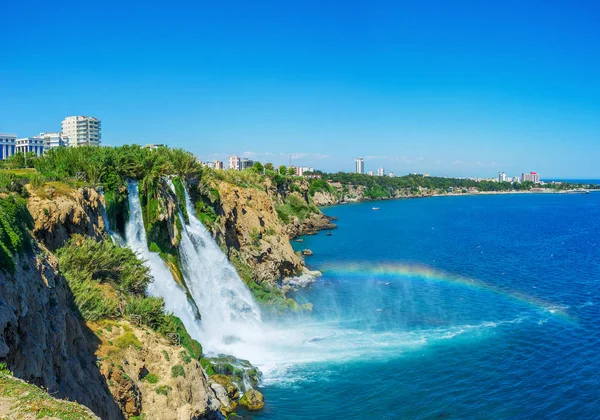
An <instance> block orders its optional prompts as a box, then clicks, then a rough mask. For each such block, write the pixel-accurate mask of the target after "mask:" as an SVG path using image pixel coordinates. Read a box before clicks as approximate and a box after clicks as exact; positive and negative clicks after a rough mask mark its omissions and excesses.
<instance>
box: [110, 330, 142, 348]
mask: <svg viewBox="0 0 600 420" xmlns="http://www.w3.org/2000/svg"><path fill="white" fill-rule="evenodd" d="M115 345H116V346H117V347H118V348H120V349H122V350H125V349H128V348H130V347H133V348H134V349H136V350H141V348H142V343H141V342H140V340H138V338H137V337H136V336H135V334H134V333H133V332H132V331H127V332H125V334H123V335H120V336H118V337H117V338H116V339H115Z"/></svg>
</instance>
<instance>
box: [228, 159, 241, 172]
mask: <svg viewBox="0 0 600 420" xmlns="http://www.w3.org/2000/svg"><path fill="white" fill-rule="evenodd" d="M241 167H242V160H241V159H240V157H239V156H229V169H233V170H235V171H239V170H240V169H241Z"/></svg>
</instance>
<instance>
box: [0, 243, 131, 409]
mask: <svg viewBox="0 0 600 420" xmlns="http://www.w3.org/2000/svg"><path fill="white" fill-rule="evenodd" d="M16 262H17V264H16V272H15V273H14V275H9V274H7V273H6V272H5V271H0V362H2V363H5V364H6V365H7V366H8V368H9V369H10V370H11V371H12V372H13V374H14V375H15V376H16V377H18V378H21V379H24V380H26V381H27V382H30V383H32V384H35V385H37V386H43V387H44V388H46V389H48V391H49V392H50V393H52V394H53V395H55V396H57V397H59V398H68V399H70V400H74V401H77V402H79V403H80V404H83V405H85V406H87V407H89V408H91V409H92V410H93V411H94V412H95V413H96V414H97V415H99V416H100V417H102V418H106V419H119V418H122V417H123V416H122V414H121V411H120V410H119V407H118V406H117V404H116V403H115V402H114V400H113V398H112V396H111V394H110V392H109V391H108V388H107V386H106V383H105V380H104V378H103V377H102V375H101V374H100V372H99V371H98V368H97V366H96V364H95V357H94V356H93V352H91V351H90V349H93V348H94V346H96V345H97V342H96V340H95V336H94V334H92V333H91V332H90V331H89V329H87V328H86V327H85V325H84V324H82V323H81V322H80V320H79V317H78V316H77V314H76V312H74V311H73V308H75V304H74V303H73V298H72V294H71V292H70V290H69V287H68V284H67V282H66V280H65V279H64V277H62V276H61V275H60V273H59V271H58V262H57V260H56V258H55V257H54V256H53V255H52V254H51V253H50V252H49V251H47V250H46V249H44V248H43V247H42V246H40V247H37V246H34V248H33V250H32V251H31V252H27V253H24V254H23V255H22V256H17V257H16Z"/></svg>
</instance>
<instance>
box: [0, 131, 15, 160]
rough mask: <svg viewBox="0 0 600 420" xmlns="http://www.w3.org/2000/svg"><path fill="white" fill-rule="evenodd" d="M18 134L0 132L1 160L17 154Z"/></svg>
mask: <svg viewBox="0 0 600 420" xmlns="http://www.w3.org/2000/svg"><path fill="white" fill-rule="evenodd" d="M16 143H17V135H16V134H6V133H0V160H6V159H8V158H9V157H11V156H12V155H14V154H15V148H16Z"/></svg>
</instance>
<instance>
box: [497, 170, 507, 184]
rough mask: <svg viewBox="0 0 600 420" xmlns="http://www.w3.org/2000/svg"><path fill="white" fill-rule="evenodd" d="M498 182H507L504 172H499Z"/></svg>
mask: <svg viewBox="0 0 600 420" xmlns="http://www.w3.org/2000/svg"><path fill="white" fill-rule="evenodd" d="M498 182H506V174H505V173H504V172H498Z"/></svg>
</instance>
